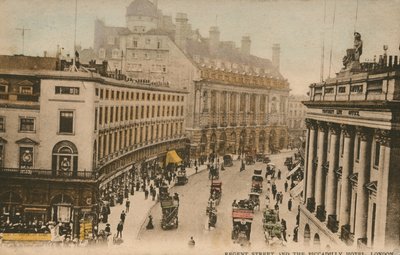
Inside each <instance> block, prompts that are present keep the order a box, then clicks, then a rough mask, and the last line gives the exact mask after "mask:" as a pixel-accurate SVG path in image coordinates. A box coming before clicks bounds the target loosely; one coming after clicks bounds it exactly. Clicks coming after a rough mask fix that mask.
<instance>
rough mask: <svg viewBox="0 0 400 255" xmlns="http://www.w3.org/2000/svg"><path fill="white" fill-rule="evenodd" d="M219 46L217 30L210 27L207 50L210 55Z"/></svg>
mask: <svg viewBox="0 0 400 255" xmlns="http://www.w3.org/2000/svg"><path fill="white" fill-rule="evenodd" d="M218 46H219V29H218V27H210V40H209V49H210V52H211V54H215V53H216V52H217V50H218Z"/></svg>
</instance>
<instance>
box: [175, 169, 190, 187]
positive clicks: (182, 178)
mask: <svg viewBox="0 0 400 255" xmlns="http://www.w3.org/2000/svg"><path fill="white" fill-rule="evenodd" d="M176 179H177V183H176V184H178V185H185V184H186V183H187V182H188V178H187V175H186V170H184V169H183V170H182V169H181V170H178V172H177V173H176Z"/></svg>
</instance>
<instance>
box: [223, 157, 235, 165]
mask: <svg viewBox="0 0 400 255" xmlns="http://www.w3.org/2000/svg"><path fill="white" fill-rule="evenodd" d="M223 159H224V166H226V167H230V166H233V159H232V156H231V155H229V154H227V155H224V157H223Z"/></svg>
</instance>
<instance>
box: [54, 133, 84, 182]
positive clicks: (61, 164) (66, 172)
mask: <svg viewBox="0 0 400 255" xmlns="http://www.w3.org/2000/svg"><path fill="white" fill-rule="evenodd" d="M52 169H53V174H54V175H57V176H76V175H77V173H78V150H77V148H76V146H75V144H73V143H71V142H69V141H61V142H59V143H57V144H56V145H55V146H54V147H53V153H52Z"/></svg>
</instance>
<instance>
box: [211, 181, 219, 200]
mask: <svg viewBox="0 0 400 255" xmlns="http://www.w3.org/2000/svg"><path fill="white" fill-rule="evenodd" d="M221 197H222V182H221V181H218V180H213V181H212V183H211V194H210V198H211V199H213V200H214V201H215V204H216V205H219V202H220V201H221Z"/></svg>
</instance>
